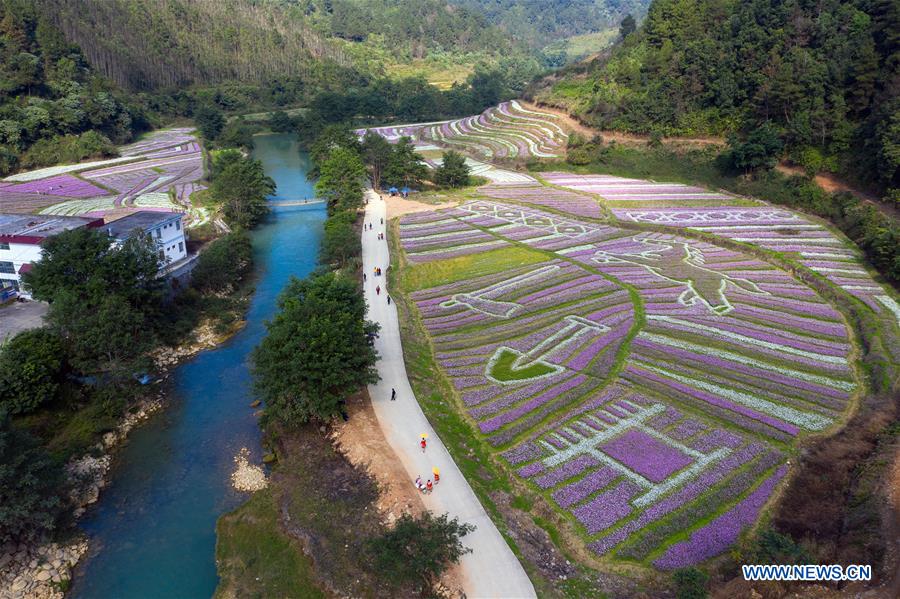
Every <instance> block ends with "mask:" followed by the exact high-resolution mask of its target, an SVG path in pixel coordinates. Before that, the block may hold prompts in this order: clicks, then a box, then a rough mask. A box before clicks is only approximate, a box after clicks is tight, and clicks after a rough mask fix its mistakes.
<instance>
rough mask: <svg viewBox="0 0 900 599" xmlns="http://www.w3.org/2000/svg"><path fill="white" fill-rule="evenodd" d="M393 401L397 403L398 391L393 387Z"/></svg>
mask: <svg viewBox="0 0 900 599" xmlns="http://www.w3.org/2000/svg"><path fill="white" fill-rule="evenodd" d="M391 401H397V390H396V389H394V388H393V387H391Z"/></svg>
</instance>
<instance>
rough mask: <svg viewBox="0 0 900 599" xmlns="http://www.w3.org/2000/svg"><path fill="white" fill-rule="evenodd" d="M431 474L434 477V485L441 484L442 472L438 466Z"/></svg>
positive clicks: (434, 467) (432, 469) (433, 468)
mask: <svg viewBox="0 0 900 599" xmlns="http://www.w3.org/2000/svg"><path fill="white" fill-rule="evenodd" d="M431 473H432V474H433V475H434V484H438V483H439V482H441V471H440V470H438V467H437V466H433V467H432V468H431Z"/></svg>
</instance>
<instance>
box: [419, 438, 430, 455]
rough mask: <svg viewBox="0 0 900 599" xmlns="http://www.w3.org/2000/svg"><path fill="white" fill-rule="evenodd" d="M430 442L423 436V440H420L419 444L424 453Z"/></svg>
mask: <svg viewBox="0 0 900 599" xmlns="http://www.w3.org/2000/svg"><path fill="white" fill-rule="evenodd" d="M427 445H428V443H427V442H426V441H425V437H422V440H421V441H419V446H420V447H421V448H422V453H425V447H426V446H427Z"/></svg>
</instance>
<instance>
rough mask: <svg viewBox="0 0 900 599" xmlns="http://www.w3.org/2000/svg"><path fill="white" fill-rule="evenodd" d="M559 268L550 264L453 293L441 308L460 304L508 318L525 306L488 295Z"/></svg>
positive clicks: (501, 291) (442, 303) (532, 279)
mask: <svg viewBox="0 0 900 599" xmlns="http://www.w3.org/2000/svg"><path fill="white" fill-rule="evenodd" d="M558 270H559V266H557V265H555V264H551V265H550V266H542V267H541V268H538V269H535V270H532V271H530V272H526V273H524V274H521V275H517V276H515V277H512V278H509V279H506V280H505V281H501V282H500V283H494V284H493V285H489V286H487V287H484V288H482V289H476V290H475V291H473V292H471V293H455V294H453V295H452V296H450V299H448V300H446V301H443V302H441V304H440V306H441V307H442V308H452V307H453V306H456V305H457V304H462V305H464V306H466V307H467V308H469V309H470V310H475V311H476V312H481V313H483V314H487V315H489V316H495V317H497V318H509V317H511V316H513V315H514V314H516V313H517V312H520V311H521V310H523V309H524V308H525V307H524V306H523V305H522V304H517V303H515V302H503V301H499V300H495V299H491V298H490V296H494V297H496V296H498V295H502V294H503V293H504V292H505V291H507V290H510V289H515V288H516V287H518V286H520V285H524V284H526V283H530V282H532V281H534V280H536V279H540V278H542V277H545V276H548V275H549V274H551V273H554V272H556V271H558Z"/></svg>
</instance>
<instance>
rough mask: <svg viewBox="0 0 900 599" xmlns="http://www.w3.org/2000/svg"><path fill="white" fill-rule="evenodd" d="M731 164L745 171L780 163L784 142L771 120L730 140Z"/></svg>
mask: <svg viewBox="0 0 900 599" xmlns="http://www.w3.org/2000/svg"><path fill="white" fill-rule="evenodd" d="M728 147H729V152H730V156H731V164H732V165H733V166H734V167H735V168H736V169H739V170H742V171H745V172H751V171H757V170H764V169H771V168H772V167H774V166H775V165H776V164H777V163H778V157H779V156H780V155H781V151H782V149H783V148H784V143H783V142H782V141H781V137H780V136H779V134H778V130H777V129H776V128H775V126H774V125H772V123H770V122H766V123H763V124H762V125H760V126H759V127H756V128H755V129H753V130H752V131H751V132H750V133H749V134H747V136H746V137H744V138H743V139H742V138H739V137H737V136H732V137H731V138H730V139H729V140H728Z"/></svg>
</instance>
